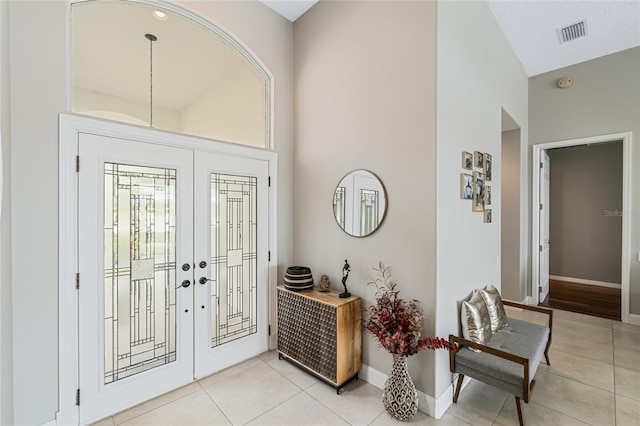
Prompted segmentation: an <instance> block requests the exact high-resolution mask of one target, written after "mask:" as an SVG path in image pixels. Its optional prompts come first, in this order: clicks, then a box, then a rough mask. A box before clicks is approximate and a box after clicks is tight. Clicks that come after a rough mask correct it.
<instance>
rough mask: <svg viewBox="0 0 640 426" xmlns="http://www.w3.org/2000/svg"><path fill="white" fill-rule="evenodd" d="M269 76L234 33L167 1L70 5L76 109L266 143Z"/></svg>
mask: <svg viewBox="0 0 640 426" xmlns="http://www.w3.org/2000/svg"><path fill="white" fill-rule="evenodd" d="M158 6H162V7H158ZM270 84H271V79H270V77H269V74H268V73H267V71H266V70H265V69H264V67H262V66H261V65H260V63H259V62H258V61H257V60H256V59H255V57H254V56H252V55H251V54H250V53H249V52H248V51H247V50H246V49H245V48H244V47H243V46H242V45H241V44H240V43H238V42H237V41H236V40H235V39H234V38H233V37H231V36H230V35H228V34H226V33H225V32H224V31H222V30H221V29H219V28H218V27H216V26H215V25H213V24H211V23H209V22H208V21H206V20H204V19H202V18H201V17H199V16H197V15H195V14H191V13H189V12H186V11H184V10H182V9H181V8H179V7H178V6H176V4H175V3H174V4H171V3H166V2H154V3H153V4H150V3H149V2H145V1H131V0H130V1H113V0H91V1H83V2H77V3H74V4H73V5H72V7H71V110H72V111H73V112H75V113H79V114H85V115H91V116H96V117H101V118H106V119H110V120H115V121H120V122H126V123H131V124H136V125H141V126H151V127H154V128H158V129H161V130H167V131H171V132H176V133H182V134H187V135H193V136H198V137H203V138H209V139H215V140H220V141H226V142H233V143H238V144H244V145H250V146H255V147H260V148H269V146H270V142H269V133H270V132H269V124H270V112H269V105H270V100H269V94H270Z"/></svg>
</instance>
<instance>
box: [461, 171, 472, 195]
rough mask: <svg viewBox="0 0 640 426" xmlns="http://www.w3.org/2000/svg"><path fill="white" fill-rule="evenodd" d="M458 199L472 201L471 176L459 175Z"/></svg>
mask: <svg viewBox="0 0 640 426" xmlns="http://www.w3.org/2000/svg"><path fill="white" fill-rule="evenodd" d="M460 198H461V199H463V200H473V176H471V175H470V174H467V173H460Z"/></svg>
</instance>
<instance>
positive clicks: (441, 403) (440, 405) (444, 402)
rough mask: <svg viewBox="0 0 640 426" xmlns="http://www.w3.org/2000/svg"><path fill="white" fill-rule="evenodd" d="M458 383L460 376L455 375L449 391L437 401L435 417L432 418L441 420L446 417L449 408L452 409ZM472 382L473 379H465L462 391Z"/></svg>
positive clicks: (448, 388)
mask: <svg viewBox="0 0 640 426" xmlns="http://www.w3.org/2000/svg"><path fill="white" fill-rule="evenodd" d="M457 381H458V375H457V374H454V376H453V380H452V381H451V384H450V385H449V387H447V389H446V390H445V391H444V392H443V393H442V395H440V396H439V397H438V399H437V400H436V401H435V403H436V406H435V415H434V416H432V417H435V418H436V419H439V418H440V417H442V416H443V415H444V413H446V411H447V410H448V409H449V407H451V404H453V393H454V392H455V383H456V382H457ZM470 382H471V378H470V377H465V378H464V380H463V381H462V387H461V388H460V390H461V391H462V389H464V388H466V387H467V385H468V384H469V383H470Z"/></svg>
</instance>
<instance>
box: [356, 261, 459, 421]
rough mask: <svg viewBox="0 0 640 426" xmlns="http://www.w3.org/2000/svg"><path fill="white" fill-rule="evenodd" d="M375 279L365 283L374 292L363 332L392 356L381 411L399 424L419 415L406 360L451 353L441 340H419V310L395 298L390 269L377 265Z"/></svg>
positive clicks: (420, 322)
mask: <svg viewBox="0 0 640 426" xmlns="http://www.w3.org/2000/svg"><path fill="white" fill-rule="evenodd" d="M373 270H374V271H376V275H377V276H376V277H374V278H373V279H372V281H370V282H369V283H368V285H373V286H375V287H376V288H377V291H376V295H375V298H376V303H375V304H373V305H371V306H369V308H367V318H366V321H365V323H364V327H365V329H366V330H367V331H368V332H370V333H371V334H373V335H374V336H376V337H377V338H378V341H379V342H380V346H382V347H383V348H385V349H386V350H387V351H388V352H390V353H391V354H392V355H393V368H392V369H391V373H390V374H389V377H388V378H387V381H386V382H385V385H384V388H383V390H382V401H383V403H384V408H385V410H387V412H388V413H389V414H391V415H392V416H393V417H395V418H396V419H398V420H403V421H405V420H409V419H411V418H412V417H413V416H414V415H415V414H416V413H417V412H418V393H417V391H416V387H415V385H414V384H413V380H411V376H409V371H408V369H407V358H408V357H409V356H411V355H413V354H415V353H417V352H418V351H421V350H423V349H451V347H450V345H449V342H448V341H447V340H445V339H442V338H440V337H426V338H424V339H421V338H420V334H421V332H422V318H423V317H422V310H421V309H420V307H418V305H417V303H416V301H415V300H409V301H406V300H403V299H401V298H400V297H398V293H399V292H400V291H399V290H397V289H396V286H397V285H398V283H396V282H395V281H394V280H393V279H392V278H391V269H390V268H389V267H385V266H384V265H383V264H382V262H380V263H379V265H378V267H377V268H373Z"/></svg>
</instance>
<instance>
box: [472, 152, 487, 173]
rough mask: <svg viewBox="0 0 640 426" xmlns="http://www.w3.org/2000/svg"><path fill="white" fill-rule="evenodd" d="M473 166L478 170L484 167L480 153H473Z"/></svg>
mask: <svg viewBox="0 0 640 426" xmlns="http://www.w3.org/2000/svg"><path fill="white" fill-rule="evenodd" d="M473 164H474V165H475V166H476V167H478V168H479V169H482V168H483V167H484V155H482V153H481V152H480V151H474V152H473Z"/></svg>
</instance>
